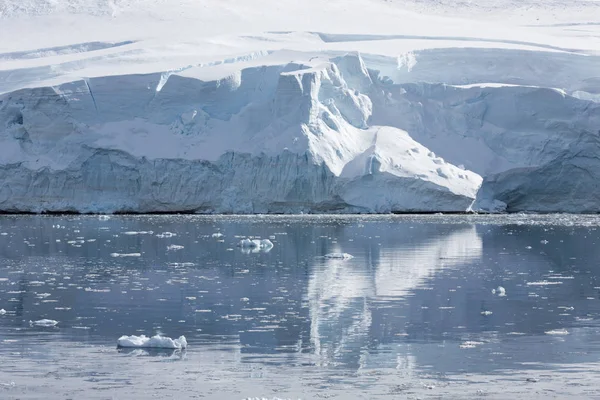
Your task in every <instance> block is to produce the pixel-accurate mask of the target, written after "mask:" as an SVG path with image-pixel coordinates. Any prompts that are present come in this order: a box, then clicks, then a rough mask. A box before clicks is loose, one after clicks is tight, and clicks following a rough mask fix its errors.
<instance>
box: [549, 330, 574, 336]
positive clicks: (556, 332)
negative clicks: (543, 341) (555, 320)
mask: <svg viewBox="0 0 600 400" xmlns="http://www.w3.org/2000/svg"><path fill="white" fill-rule="evenodd" d="M544 333H545V334H546V335H556V336H562V335H568V334H569V331H567V330H566V329H552V330H550V331H546V332H544Z"/></svg>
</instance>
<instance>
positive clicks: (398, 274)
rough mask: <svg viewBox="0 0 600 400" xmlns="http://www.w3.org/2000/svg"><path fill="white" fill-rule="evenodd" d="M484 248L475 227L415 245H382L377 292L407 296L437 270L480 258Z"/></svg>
mask: <svg viewBox="0 0 600 400" xmlns="http://www.w3.org/2000/svg"><path fill="white" fill-rule="evenodd" d="M482 247H483V243H482V241H481V238H480V237H479V235H478V234H477V231H476V228H475V227H474V226H473V227H468V228H464V229H462V230H459V231H457V232H454V233H451V234H449V235H448V236H445V237H440V238H436V239H433V240H431V241H427V242H425V243H423V244H421V245H418V246H414V247H407V248H396V249H389V248H387V249H386V248H383V249H381V253H380V260H381V262H380V263H379V265H378V267H377V272H376V273H375V288H376V289H375V294H376V295H377V296H405V295H407V294H409V292H410V290H412V289H415V288H417V287H418V286H420V285H422V284H424V283H425V282H426V280H427V279H428V278H431V277H433V275H434V274H435V273H436V272H438V271H440V270H442V269H444V268H451V267H453V266H456V265H461V264H467V263H469V262H471V261H473V260H476V259H478V258H479V257H481V254H482Z"/></svg>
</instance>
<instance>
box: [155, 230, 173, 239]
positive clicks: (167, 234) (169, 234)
mask: <svg viewBox="0 0 600 400" xmlns="http://www.w3.org/2000/svg"><path fill="white" fill-rule="evenodd" d="M174 236H177V234H176V233H173V232H163V233H159V234H158V235H156V237H157V238H159V239H165V238H172V237H174Z"/></svg>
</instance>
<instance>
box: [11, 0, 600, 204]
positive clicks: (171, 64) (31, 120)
mask: <svg viewBox="0 0 600 400" xmlns="http://www.w3.org/2000/svg"><path fill="white" fill-rule="evenodd" d="M265 1H266V3H265V2H262V3H261V4H262V5H263V6H264V8H267V9H270V10H271V12H270V13H266V14H265V15H262V14H261V15H258V14H256V10H255V8H256V7H255V5H256V4H255V2H253V1H247V2H238V3H239V4H236V5H235V7H234V9H235V10H237V11H236V12H235V13H233V14H232V12H231V11H232V10H231V9H229V8H228V7H227V6H224V5H223V3H222V2H218V1H212V0H209V1H207V2H205V3H203V7H199V6H198V3H197V2H195V1H192V0H182V1H181V2H180V3H181V4H180V6H181V7H182V8H181V10H185V12H180V10H176V12H175V11H174V10H172V9H171V8H169V7H165V3H164V2H163V1H157V0H135V1H133V0H123V1H120V2H118V3H116V2H110V3H111V6H110V7H108V8H107V5H106V4H105V2H99V1H98V0H66V1H65V2H58V3H56V4H54V3H52V4H50V3H48V2H47V1H42V0H26V1H23V0H4V1H3V2H0V181H1V182H2V185H1V186H0V211H5V212H61V211H73V212H93V213H116V212H195V213H300V212H308V213H321V212H338V213H348V212H359V213H389V212H438V211H440V212H464V211H468V210H473V211H491V212H504V211H509V212H518V211H541V212H556V211H572V212H598V211H600V201H598V200H599V199H600V185H598V184H597V182H598V177H599V176H598V171H599V170H600V168H599V167H600V162H599V160H598V157H597V155H598V154H599V150H600V146H599V143H598V142H599V137H600V130H599V129H600V79H599V78H598V72H597V71H598V66H599V65H600V55H599V54H598V52H597V50H596V49H598V48H600V47H599V45H600V41H598V39H597V37H600V36H598V35H592V34H591V33H590V34H588V35H586V36H585V37H583V36H572V35H574V33H573V32H572V31H573V30H572V29H570V28H569V26H577V25H579V24H581V23H580V22H577V21H575V22H573V20H572V19H573V18H580V17H582V16H586V17H588V16H590V17H591V16H593V15H595V14H594V10H598V7H599V6H598V3H597V2H595V3H591V2H586V3H585V4H583V3H581V4H579V3H578V4H576V5H573V4H566V3H565V4H562V3H561V4H560V9H561V13H560V15H559V14H558V13H557V12H556V8H555V6H556V5H555V4H554V3H553V4H546V3H544V4H542V3H540V2H538V3H536V4H535V5H532V7H534V8H533V9H532V14H531V15H530V14H529V13H527V15H524V14H522V13H520V11H518V10H520V8H519V7H518V6H517V5H516V4H514V3H512V2H511V1H508V0H494V1H491V2H485V4H479V2H477V4H474V3H472V2H471V3H469V4H468V5H467V4H466V3H465V4H462V5H461V6H460V7H459V6H457V7H453V8H452V10H450V9H446V8H447V7H446V6H441V5H440V4H441V3H440V4H438V5H437V6H434V5H433V4H432V2H429V1H418V2H416V3H415V2H414V1H413V2H410V1H408V2H402V4H400V2H381V1H375V0H357V1H355V2H351V4H347V2H343V4H344V6H343V7H340V4H341V3H340V2H339V1H337V0H335V1H331V2H327V4H325V3H323V2H317V1H307V2H302V4H301V5H298V4H292V3H293V2H290V3H286V5H285V7H283V6H282V7H279V2H277V1H274V0H265ZM59 3H60V4H59ZM63 3H64V4H63ZM263 3H264V4H263ZM267 3H268V4H271V5H272V6H273V7H268V6H267V5H266V4H267ZM505 3H506V4H505ZM534 3H535V2H534ZM444 4H445V3H444ZM422 5H424V6H426V7H425V8H426V11H428V12H429V13H433V14H436V13H437V12H438V11H440V10H439V9H438V8H439V7H441V8H442V9H444V10H445V11H443V14H448V16H447V17H443V18H442V17H440V16H439V15H435V16H431V15H428V13H421V12H420V13H418V14H417V13H414V12H413V11H410V10H412V9H413V8H414V7H417V9H419V10H420V11H423V10H421V6H422ZM438 6H439V7H438ZM488 6H490V7H491V8H490V9H494V10H498V9H502V10H505V12H506V13H507V15H509V14H510V13H511V12H512V13H513V14H514V15H513V14H510V15H513V17H515V18H516V19H512V18H508V19H506V20H501V21H488V20H486V18H487V17H486V15H488V14H487V11H486V12H483V11H482V10H484V9H486V7H488ZM458 9H461V10H463V11H464V12H466V13H467V14H465V15H463V14H461V12H459V11H456V10H458ZM515 10H517V11H515ZM586 10H589V11H586ZM534 11H535V12H534ZM515 13H516V14H515ZM517 14H518V18H517V17H516V15H517ZM596 14H597V13H596ZM534 15H535V18H534ZM597 15H600V14H597ZM292 16H293V17H292ZM575 16H577V17H575ZM305 17H306V18H305ZM466 17H469V19H468V23H467V20H466V19H464V18H466ZM457 18H458V19H457ZM540 19H543V20H545V21H547V23H548V24H547V25H539V24H541V22H538V20H540ZM558 19H561V23H554V22H556V20H558ZM562 19H564V20H565V21H563V20H562ZM132 21H134V22H132ZM399 21H401V22H402V23H399ZM564 22H566V24H565V23H564ZM42 23H43V24H44V25H43V27H44V29H39V30H38V29H37V28H36V27H37V26H38V25H40V24H42ZM553 23H554V24H553ZM40 26H41V25H40ZM76 26H78V27H80V28H82V29H80V31H81V32H82V38H81V43H73V42H72V32H71V31H72V29H74V28H70V27H76ZM142 26H153V29H152V32H149V31H148V30H146V29H143V30H140V29H141V28H140V27H142ZM257 26H260V29H262V31H259V32H256V27H257ZM597 26H600V25H598V24H596V23H595V22H593V21H592V22H591V23H587V22H586V23H585V27H586V29H587V30H589V31H590V32H595V30H596V29H597ZM84 27H85V29H83V28H84ZM88 27H89V29H88Z"/></svg>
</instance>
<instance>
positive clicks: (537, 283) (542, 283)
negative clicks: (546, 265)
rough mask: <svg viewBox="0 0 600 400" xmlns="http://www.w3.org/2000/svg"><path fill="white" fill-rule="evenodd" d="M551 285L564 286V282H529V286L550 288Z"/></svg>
mask: <svg viewBox="0 0 600 400" xmlns="http://www.w3.org/2000/svg"><path fill="white" fill-rule="evenodd" d="M550 285H562V282H559V281H538V282H527V286H550Z"/></svg>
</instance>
